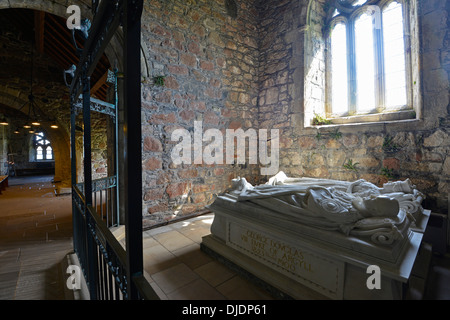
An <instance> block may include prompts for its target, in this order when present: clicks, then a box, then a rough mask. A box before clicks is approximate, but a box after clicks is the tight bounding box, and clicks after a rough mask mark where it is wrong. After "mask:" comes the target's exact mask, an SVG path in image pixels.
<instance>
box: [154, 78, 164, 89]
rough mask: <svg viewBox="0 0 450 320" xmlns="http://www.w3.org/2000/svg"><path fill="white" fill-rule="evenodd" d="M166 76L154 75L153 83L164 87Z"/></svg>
mask: <svg viewBox="0 0 450 320" xmlns="http://www.w3.org/2000/svg"><path fill="white" fill-rule="evenodd" d="M165 78H166V77H165V76H154V77H153V83H154V84H155V86H158V87H163V86H164V79H165Z"/></svg>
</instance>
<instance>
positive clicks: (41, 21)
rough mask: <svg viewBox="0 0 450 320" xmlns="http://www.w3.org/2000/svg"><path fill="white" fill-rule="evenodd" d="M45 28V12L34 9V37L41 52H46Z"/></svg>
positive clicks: (37, 48)
mask: <svg viewBox="0 0 450 320" xmlns="http://www.w3.org/2000/svg"><path fill="white" fill-rule="evenodd" d="M44 28H45V12H44V11H34V38H35V43H36V50H37V51H38V52H39V53H43V52H44Z"/></svg>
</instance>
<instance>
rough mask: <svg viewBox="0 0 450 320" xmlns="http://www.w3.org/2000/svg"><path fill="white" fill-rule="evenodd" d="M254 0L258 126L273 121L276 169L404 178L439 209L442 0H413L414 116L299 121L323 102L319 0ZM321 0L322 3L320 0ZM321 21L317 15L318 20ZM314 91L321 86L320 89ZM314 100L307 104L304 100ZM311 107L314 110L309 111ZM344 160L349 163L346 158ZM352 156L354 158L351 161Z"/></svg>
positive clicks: (449, 145) (448, 170)
mask: <svg viewBox="0 0 450 320" xmlns="http://www.w3.org/2000/svg"><path fill="white" fill-rule="evenodd" d="M324 2H325V1H311V2H310V6H309V9H310V11H309V13H308V16H307V18H306V17H305V14H304V11H303V10H304V9H305V8H306V5H307V4H306V3H305V1H303V2H302V1H282V2H280V1H261V4H260V8H261V10H263V15H262V16H263V17H265V18H263V19H261V23H260V28H261V30H260V32H261V35H262V39H267V42H268V43H267V45H264V40H263V41H262V46H261V61H260V65H261V66H267V67H266V68H262V67H261V73H260V79H261V90H260V99H259V107H260V118H261V126H264V127H278V128H280V130H281V134H280V136H281V137H282V140H281V141H280V147H281V150H280V162H281V168H280V169H281V170H284V171H285V172H287V173H288V174H289V175H295V176H301V175H304V176H313V177H322V178H333V179H342V180H354V179H358V178H363V179H366V180H368V181H371V182H373V183H376V184H377V185H380V184H382V183H383V182H385V181H387V180H388V179H406V178H410V179H411V181H412V182H413V183H414V184H416V185H417V188H418V189H419V190H421V191H423V192H424V193H425V194H426V196H427V200H426V201H425V206H426V207H427V208H429V209H432V210H435V211H437V212H447V206H448V204H447V203H448V202H447V201H448V200H447V199H448V193H449V191H450V189H449V183H450V139H449V138H450V137H449V134H450V130H449V123H450V106H449V73H450V70H449V61H450V59H449V53H450V49H449V45H448V44H449V40H450V34H449V32H450V31H449V30H450V29H449V23H450V17H449V13H450V3H449V2H448V1H444V0H441V1H438V0H436V1H431V0H424V1H420V2H419V3H421V8H419V27H420V30H421V31H422V37H421V43H420V50H421V53H422V56H421V61H416V62H415V63H416V65H415V66H417V64H419V63H420V65H419V66H418V69H419V70H420V71H421V72H422V78H421V80H422V83H423V89H422V99H423V115H422V117H421V118H420V120H414V121H406V122H390V123H374V124H364V125H342V126H329V127H326V126H322V127H307V126H304V124H305V123H307V122H308V119H309V118H308V112H309V113H311V111H312V110H317V109H316V108H320V106H321V105H322V104H323V103H322V102H321V99H323V94H324V93H323V92H324V89H325V88H324V71H323V70H324V69H323V68H324V63H323V61H324V58H323V53H324V52H323V39H322V40H321V39H320V37H318V36H317V35H318V30H317V26H318V24H320V23H322V24H323V17H324V12H323V3H324ZM321 5H322V6H321ZM321 21H322V22H321ZM321 91H322V92H321ZM311 104H314V105H315V106H314V107H311ZM316 112H317V111H316ZM349 161H351V163H350V162H349ZM355 163H357V165H356V166H354V165H353V166H352V165H351V164H355Z"/></svg>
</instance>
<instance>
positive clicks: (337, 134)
mask: <svg viewBox="0 0 450 320" xmlns="http://www.w3.org/2000/svg"><path fill="white" fill-rule="evenodd" d="M330 137H331V138H332V139H335V140H339V139H340V138H342V132H339V129H336V130H334V131H332V132H330Z"/></svg>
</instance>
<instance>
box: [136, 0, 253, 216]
mask: <svg viewBox="0 0 450 320" xmlns="http://www.w3.org/2000/svg"><path fill="white" fill-rule="evenodd" d="M257 19H258V12H257V10H256V8H255V6H254V5H253V1H251V0H248V1H237V16H236V17H233V16H232V15H230V14H229V13H228V12H227V9H226V7H225V1H224V0H215V1H206V0H189V1H186V0H169V1H146V2H145V3H144V12H143V17H142V33H143V35H142V37H143V41H144V42H145V44H146V46H147V48H148V56H147V62H148V65H149V69H150V72H151V75H150V77H149V78H148V79H146V80H145V82H144V84H143V90H142V94H143V97H142V100H143V108H142V110H143V186H144V190H143V192H144V215H145V218H146V219H145V220H146V223H147V224H153V223H156V222H162V221H165V220H169V219H172V218H174V217H176V216H182V215H187V214H190V213H193V212H196V211H199V210H203V209H204V207H205V205H206V204H208V203H210V202H211V201H212V200H213V198H214V195H215V194H217V193H219V192H222V191H223V190H225V189H226V188H227V187H229V186H230V183H231V179H232V178H235V177H237V176H245V177H249V179H250V180H252V179H253V180H256V179H258V175H257V172H258V167H257V165H248V163H247V164H243V165H232V164H227V163H225V160H224V163H223V164H220V163H219V164H211V165H207V164H205V162H204V161H201V162H202V163H201V164H193V162H194V161H192V164H181V165H175V164H174V163H173V161H172V158H171V151H172V149H173V147H174V146H175V145H176V144H177V142H178V141H172V139H171V137H172V132H173V131H174V130H175V129H180V128H183V129H186V130H188V131H189V132H191V133H193V128H194V121H199V122H201V124H202V126H203V131H205V130H207V129H210V128H214V129H218V130H220V131H221V132H222V133H223V134H225V132H226V131H225V130H226V129H237V128H242V129H244V130H246V129H248V128H254V129H257V128H258V117H257V116H256V115H257V110H258V109H257V99H258V61H259V51H258V37H257V36H258V33H257ZM157 76H164V77H165V78H164V80H165V83H164V86H158V85H156V84H155V82H154V79H153V77H157ZM206 145H208V142H204V143H203V146H206ZM224 159H225V158H224ZM192 160H194V159H192Z"/></svg>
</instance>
